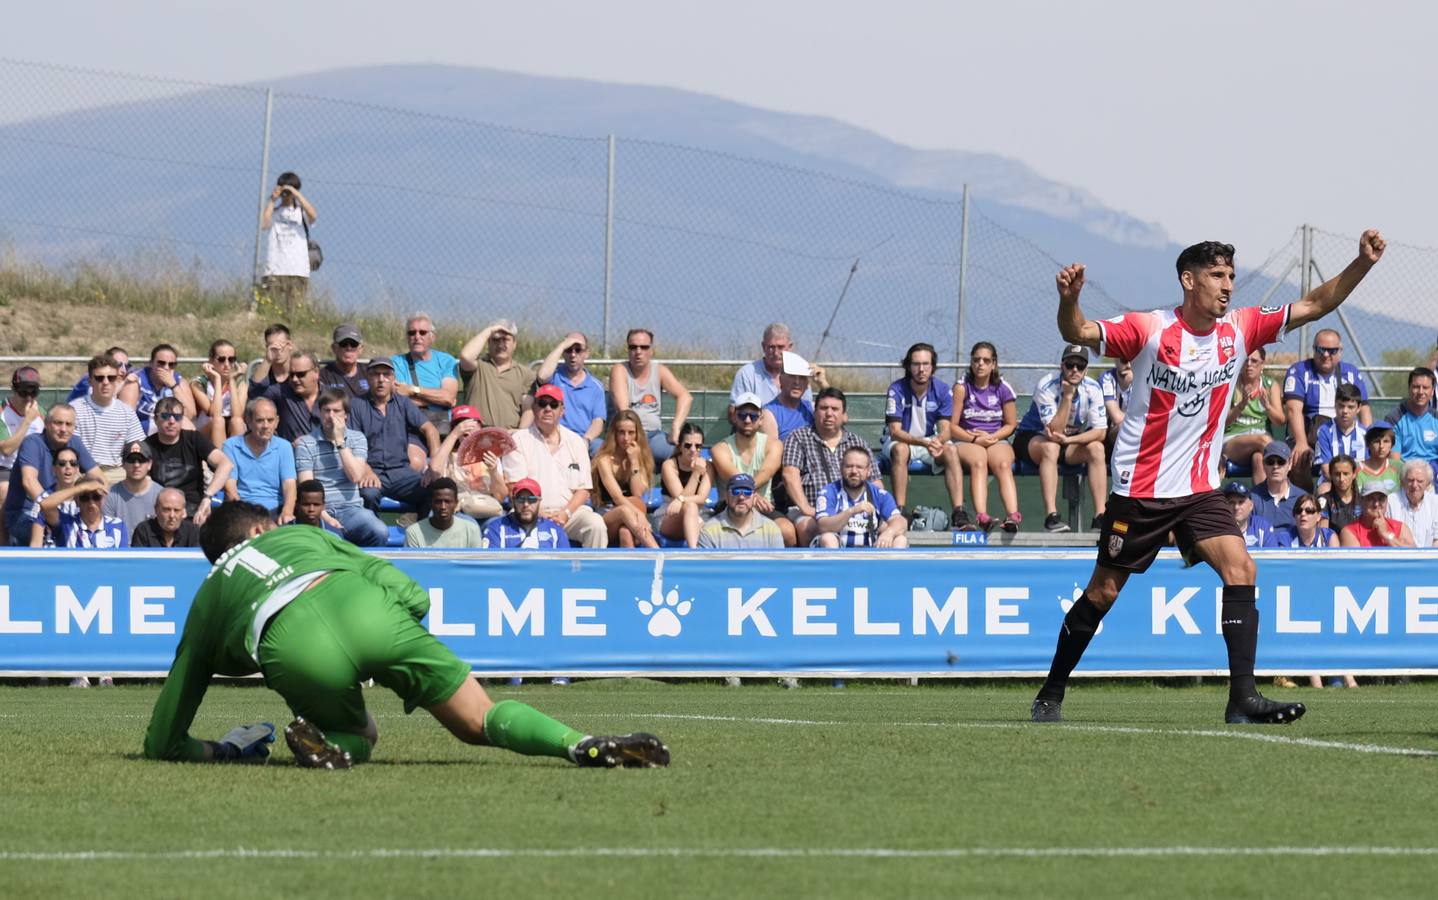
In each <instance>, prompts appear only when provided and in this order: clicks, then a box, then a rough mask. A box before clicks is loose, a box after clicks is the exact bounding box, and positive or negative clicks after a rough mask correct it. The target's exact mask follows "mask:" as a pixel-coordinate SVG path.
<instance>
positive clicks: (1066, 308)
mask: <svg viewBox="0 0 1438 900" xmlns="http://www.w3.org/2000/svg"><path fill="white" fill-rule="evenodd" d="M1054 280H1055V281H1056V282H1057V283H1058V289H1059V334H1061V335H1063V338H1064V340H1066V341H1068V342H1069V343H1071V344H1083V345H1084V346H1085V347H1088V348H1089V349H1091V350H1095V351H1096V350H1098V349H1099V342H1100V341H1101V340H1102V338H1103V333H1102V332H1101V331H1100V330H1099V327H1098V323H1097V322H1090V321H1089V320H1088V319H1086V318H1084V314H1083V311H1082V310H1080V309H1079V304H1078V300H1079V292H1080V291H1082V290H1083V284H1084V265H1083V263H1074V264H1073V265H1071V266H1068V267H1066V268H1064V269H1061V270H1060V271H1059V273H1058V275H1057V276H1055V278H1054Z"/></svg>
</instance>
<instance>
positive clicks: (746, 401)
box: [734, 391, 764, 409]
mask: <svg viewBox="0 0 1438 900" xmlns="http://www.w3.org/2000/svg"><path fill="white" fill-rule="evenodd" d="M741 406H752V407H754V408H755V409H763V408H764V401H763V400H760V399H759V395H758V394H756V393H754V392H753V391H745V392H744V393H742V394H740V395H739V396H737V397H735V398H734V408H735V409H738V408H739V407H741Z"/></svg>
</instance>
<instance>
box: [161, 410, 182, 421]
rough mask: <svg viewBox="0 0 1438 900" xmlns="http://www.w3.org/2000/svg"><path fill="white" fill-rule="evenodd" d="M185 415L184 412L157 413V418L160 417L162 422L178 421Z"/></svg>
mask: <svg viewBox="0 0 1438 900" xmlns="http://www.w3.org/2000/svg"><path fill="white" fill-rule="evenodd" d="M184 417H185V414H184V413H177V412H167V413H157V414H156V415H155V418H157V419H159V420H160V421H161V422H178V421H180V420H181V419H183V418H184Z"/></svg>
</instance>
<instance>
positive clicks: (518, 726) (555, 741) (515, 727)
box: [484, 700, 585, 759]
mask: <svg viewBox="0 0 1438 900" xmlns="http://www.w3.org/2000/svg"><path fill="white" fill-rule="evenodd" d="M484 735H485V737H487V738H488V739H489V743H490V744H492V745H493V746H495V747H503V748H504V749H506V750H513V751H514V752H515V753H523V754H524V755H525V756H557V757H559V758H561V759H570V755H569V749H570V748H571V747H573V746H574V745H575V744H578V743H579V742H580V741H582V740H584V737H585V736H584V734H583V733H582V732H578V731H575V730H574V729H573V728H570V727H569V726H568V725H565V724H564V723H563V722H559V721H556V720H554V719H551V718H550V717H549V716H546V715H545V714H544V713H542V712H540V711H539V710H537V709H535V708H534V707H532V706H529V705H527V704H524V703H520V702H519V701H518V700H501V701H499V702H498V703H496V704H494V706H493V707H491V708H490V710H489V713H488V715H486V716H485V717H484Z"/></svg>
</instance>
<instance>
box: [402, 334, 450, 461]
mask: <svg viewBox="0 0 1438 900" xmlns="http://www.w3.org/2000/svg"><path fill="white" fill-rule="evenodd" d="M404 334H405V340H406V341H407V342H408V343H409V350H408V352H405V353H396V354H395V355H394V356H392V357H390V359H391V360H392V361H393V362H394V378H395V385H394V391H395V393H396V394H399V395H400V396H401V397H404V398H406V399H408V400H409V401H410V402H411V403H413V404H414V405H415V406H417V407H419V410H420V412H422V413H424V415H425V418H427V419H429V421H430V424H432V425H434V427H435V430H436V431H437V432H438V433H439V436H440V437H441V438H442V437H444V436H445V435H447V434H449V411H450V409H451V408H452V407H453V406H454V403H455V400H456V399H458V397H459V360H458V359H455V358H454V357H453V356H450V355H449V354H448V353H445V352H444V351H443V350H436V349H434V339H435V328H434V320H433V319H431V318H430V317H429V313H414V314H413V315H411V316H410V317H409V318H408V319H406V320H405V323H404Z"/></svg>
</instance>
